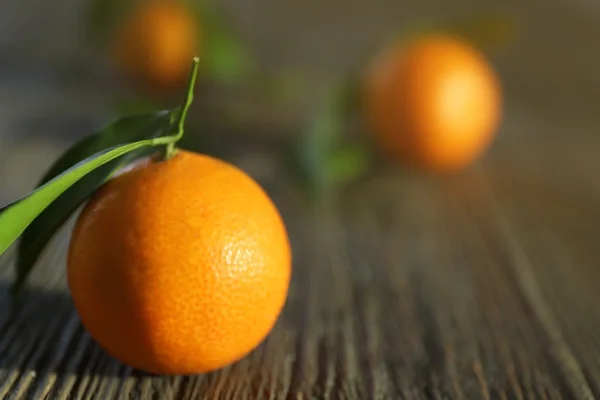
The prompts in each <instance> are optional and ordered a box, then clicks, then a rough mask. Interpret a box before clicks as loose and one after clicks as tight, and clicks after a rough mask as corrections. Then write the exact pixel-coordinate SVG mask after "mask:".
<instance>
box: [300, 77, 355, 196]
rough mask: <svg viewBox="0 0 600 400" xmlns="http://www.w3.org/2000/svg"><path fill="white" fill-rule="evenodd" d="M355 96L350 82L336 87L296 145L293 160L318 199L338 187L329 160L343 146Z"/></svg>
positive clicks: (328, 94)
mask: <svg viewBox="0 0 600 400" xmlns="http://www.w3.org/2000/svg"><path fill="white" fill-rule="evenodd" d="M353 93H354V91H353V86H352V85H348V81H342V82H341V83H339V82H338V83H336V84H335V85H333V86H332V87H331V88H330V89H329V91H328V92H327V95H326V98H325V99H324V104H323V106H321V107H319V108H318V109H317V112H316V114H315V116H314V118H313V119H312V121H311V123H310V125H309V127H308V130H307V131H306V132H303V133H302V134H301V135H300V136H299V139H298V142H297V143H296V148H295V153H296V154H295V156H294V157H293V160H294V161H295V162H296V163H297V164H298V166H297V167H296V168H295V170H296V171H298V172H299V177H300V179H301V180H302V181H303V183H304V184H305V185H306V186H308V188H309V189H310V190H311V192H313V194H314V195H316V196H321V194H323V193H325V192H327V191H329V190H330V189H331V188H332V185H334V184H335V182H334V180H333V178H332V177H333V176H334V175H335V174H334V173H333V172H332V170H331V168H332V167H333V164H332V162H331V160H330V159H331V157H332V155H333V154H334V153H335V152H336V151H337V150H338V149H339V148H340V146H341V144H342V143H343V130H344V127H345V124H346V122H347V118H348V117H349V115H348V114H349V111H351V110H352V107H351V106H352V105H353V102H352V101H351V97H352V94H353Z"/></svg>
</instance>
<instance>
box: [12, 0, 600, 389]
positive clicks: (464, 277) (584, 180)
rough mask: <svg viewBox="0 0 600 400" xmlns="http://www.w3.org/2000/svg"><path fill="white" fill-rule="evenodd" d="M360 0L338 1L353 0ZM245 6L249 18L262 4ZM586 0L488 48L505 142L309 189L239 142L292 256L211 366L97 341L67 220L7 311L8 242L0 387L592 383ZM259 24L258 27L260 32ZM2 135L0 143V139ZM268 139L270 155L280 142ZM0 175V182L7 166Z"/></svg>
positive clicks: (594, 218) (598, 357) (593, 55)
mask: <svg viewBox="0 0 600 400" xmlns="http://www.w3.org/2000/svg"><path fill="white" fill-rule="evenodd" d="M230 3H231V2H230ZM263 3H265V4H266V3H268V4H269V5H270V6H273V7H275V6H276V4H277V3H278V2H273V1H267V0H265V1H263ZM309 3H311V2H307V3H306V4H309ZM358 3H359V2H357V1H351V2H347V3H346V2H345V3H344V4H347V7H348V8H347V10H350V9H352V7H354V8H357V7H358V6H357V4H358ZM311 4H312V3H311ZM314 4H317V3H314ZM350 4H352V5H353V6H352V7H351V6H350ZM432 4H433V3H431V2H429V3H427V2H424V3H423V10H425V9H427V7H429V6H431V5H432ZM307 7H309V6H308V5H307ZM315 7H316V6H315ZM280 8H281V7H280ZM243 10H244V9H243V8H242V9H240V11H239V14H240V15H243V16H247V21H246V22H245V23H246V25H247V26H252V21H253V18H254V17H255V14H256V12H255V13H254V14H252V13H251V14H244V12H243ZM253 10H254V11H256V9H253ZM423 10H421V11H423ZM595 10H596V9H595V8H593V6H592V3H591V2H590V3H585V2H583V1H581V2H573V3H572V4H571V6H569V7H567V4H566V3H561V2H554V3H552V4H550V3H546V2H545V3H544V4H543V5H542V3H540V4H539V5H538V6H535V5H532V6H530V7H529V8H528V11H527V10H525V11H523V15H525V16H526V17H527V18H528V19H526V24H525V25H526V27H527V30H528V33H527V35H525V37H524V39H523V41H522V42H520V44H519V45H517V46H516V47H515V48H513V49H512V50H510V51H508V52H507V53H505V54H504V55H501V56H499V57H498V59H497V60H496V62H497V66H498V68H499V70H500V71H501V72H502V76H503V78H504V79H505V88H506V99H507V101H506V104H507V109H506V113H505V114H506V117H505V121H504V124H503V127H502V129H501V132H500V135H499V137H498V141H497V142H496V143H495V146H494V147H493V149H492V151H491V152H490V154H488V156H487V157H486V158H485V160H484V161H483V162H482V164H481V165H476V166H474V167H473V168H472V169H470V170H468V171H466V172H465V173H464V174H461V175H460V176H455V177H445V178H435V177H427V176H423V175H419V174H418V173H414V172H408V171H403V170H402V169H400V168H385V169H379V170H377V171H373V172H372V173H371V174H370V175H369V176H368V177H366V178H365V179H363V180H362V181H360V182H357V183H356V184H355V185H353V186H350V187H348V188H345V189H344V190H343V191H342V192H340V193H338V195H337V196H336V197H335V198H334V199H332V200H331V202H330V203H328V204H325V205H323V206H321V207H318V208H315V207H311V206H309V205H308V204H307V203H305V202H304V201H303V200H302V199H301V198H300V197H299V196H298V192H297V190H296V189H295V188H294V186H293V185H291V183H290V181H289V180H287V179H285V177H283V176H281V175H278V174H274V173H272V171H274V170H279V168H273V169H269V168H267V169H266V170H265V169H264V166H263V165H262V164H261V163H259V162H257V161H256V160H257V159H256V158H253V159H248V158H246V157H244V158H243V159H241V158H235V157H234V159H233V160H232V161H234V162H239V163H240V164H243V165H244V168H246V169H247V170H248V171H249V172H250V173H251V174H253V175H254V176H256V177H257V179H259V180H260V182H261V183H262V184H263V185H264V186H265V188H266V189H267V190H268V191H269V193H270V194H271V195H272V197H273V199H274V200H275V201H276V203H277V205H278V206H279V208H280V210H281V212H282V214H283V216H284V218H285V220H286V223H287V225H288V228H289V233H290V237H291V240H292V244H293V249H294V275H293V282H292V286H291V289H290V293H289V298H288V302H287V305H286V307H285V310H284V312H283V314H282V316H281V318H280V320H279V322H278V324H277V326H276V328H275V329H274V330H273V332H272V333H271V335H270V336H269V337H268V339H267V340H266V341H265V342H264V343H263V344H262V346H261V347H260V348H259V349H257V350H256V351H255V352H253V353H252V354H251V355H250V356H248V357H246V358H244V359H243V360H241V361H240V362H238V363H236V364H235V365H233V366H231V367H229V368H226V369H224V370H222V371H218V372H215V373H212V374H206V375H202V376H193V377H156V376H147V375H144V374H142V373H139V372H137V371H133V370H131V369H129V368H127V367H126V366H123V365H121V364H119V363H118V362H116V361H115V360H113V359H111V358H110V357H109V356H107V355H106V354H105V353H104V352H103V351H102V350H101V349H100V348H99V347H98V346H97V345H96V344H95V343H94V342H93V341H92V340H91V339H90V337H89V336H88V334H87V333H86V331H85V330H84V329H83V327H82V326H81V324H80V322H79V319H78V317H77V314H76V312H75V310H74V308H73V304H72V301H71V299H70V297H69V294H68V291H67V289H66V285H65V280H64V254H65V248H66V246H67V245H68V226H67V230H66V232H65V234H64V235H62V236H58V237H57V239H56V241H55V243H53V244H52V245H51V246H50V247H49V249H48V251H47V252H46V254H45V256H44V258H43V259H42V260H41V262H40V264H39V265H38V267H37V268H36V269H35V271H34V273H33V275H32V276H31V279H30V281H29V286H28V288H27V291H26V293H25V297H24V301H23V303H22V304H21V305H20V306H19V307H18V308H17V309H16V310H15V309H11V307H10V304H9V297H8V291H7V290H8V282H9V281H10V279H12V270H11V260H12V258H11V256H10V255H8V256H5V257H3V258H2V259H0V398H10V399H19V398H24V399H29V398H31V399H38V398H50V399H55V398H57V399H67V398H73V399H81V398H100V399H107V398H132V399H146V398H148V399H150V398H154V399H170V398H174V399H197V398H204V399H327V398H334V399H337V398H340V399H369V398H374V399H397V398H432V399H441V398H451V399H477V398H482V399H512V398H515V399H529V398H540V399H559V398H564V399H592V398H595V397H600V308H599V307H598V304H599V298H600V297H599V294H598V284H599V283H600V247H599V245H600V224H599V223H598V222H599V221H600V179H599V178H598V174H599V173H600V135H598V131H599V128H600V114H599V113H598V102H597V99H598V95H599V94H600V89H599V88H600V85H599V84H598V82H600V81H599V80H598V77H599V76H600V75H598V73H597V66H598V65H599V64H598V54H600V53H599V52H598V51H597V46H598V45H597V44H596V42H594V41H593V38H597V37H600V36H598V35H599V34H600V24H598V18H597V17H595V16H594V15H595V14H594V12H595ZM246 11H248V10H246ZM250 11H251V10H250ZM280 11H281V10H280ZM526 11H527V12H526ZM281 12H282V11H281ZM309 14H310V13H307V14H306V15H309ZM417 14H418V13H417ZM296 15H300V14H298V13H294V12H290V15H289V16H288V17H289V18H288V19H287V20H286V19H285V18H283V17H282V18H281V19H278V21H280V22H281V24H283V25H285V24H286V22H285V21H288V22H289V21H290V20H295V18H296ZM302 15H304V14H302ZM344 15H345V18H346V19H348V20H352V18H353V17H351V16H350V15H354V14H352V13H350V12H348V13H345V14H344ZM356 15H360V13H359V14H356ZM356 15H355V16H356ZM239 19H240V22H243V21H242V20H243V19H244V18H241V17H240V18H239ZM355 19H356V18H355ZM321 20H322V21H321V25H319V26H320V27H321V28H324V27H325V26H329V25H328V24H329V22H327V21H330V19H327V18H326V15H324V16H323V18H321ZM326 20H327V21H326ZM388 20H389V21H388ZM388 20H386V21H387V26H388V27H389V26H391V25H392V24H391V22H390V21H391V18H388ZM325 22H327V23H325ZM298 23H300V22H298ZM265 29H266V28H265ZM382 29H383V28H382ZM247 31H248V32H247V33H251V30H247ZM261 32H262V33H261ZM352 32H354V31H352ZM267 33H268V32H267V30H265V31H264V32H263V31H262V30H260V31H254V34H255V39H256V40H257V41H258V40H259V39H260V38H257V37H258V36H260V35H263V36H264V35H267ZM315 35H316V34H315ZM317 36H318V35H317ZM325 36H326V35H325V34H324V33H323V37H325ZM374 37H375V36H372V37H371V39H373V40H374ZM287 39H289V40H292V38H287ZM287 39H286V40H287ZM373 40H371V41H373ZM334 41H335V40H334ZM365 41H368V40H365ZM313 42H315V40H312V42H311V41H306V42H305V43H313ZM296 43H300V41H297V42H296ZM362 45H364V47H367V46H366V44H365V43H364V42H363V43H362ZM306 46H308V44H307V45H306ZM265 47H268V46H267V45H265ZM309 47H310V46H309ZM295 48H296V47H295V46H292V45H290V46H289V47H286V48H281V52H280V55H281V54H283V55H282V56H281V57H279V59H280V60H284V61H285V60H286V55H287V56H289V57H290V58H291V59H293V54H292V53H293V51H291V49H295ZM594 49H595V50H594ZM319 54H321V55H322V56H323V57H322V58H321V59H320V60H321V61H322V63H321V64H322V65H327V63H328V62H329V61H332V60H331V57H329V58H328V57H327V55H332V54H333V53H331V52H327V51H323V52H321V53H319ZM335 54H337V53H335ZM298 57H300V58H301V57H302V56H301V55H299V56H298ZM317 59H318V58H317ZM349 59H351V57H349ZM332 63H333V61H332ZM2 94H6V92H4V93H2ZM49 97H52V96H49ZM3 98H5V99H6V101H5V102H3V104H11V102H10V101H9V100H10V99H14V97H13V96H12V95H7V96H6V97H3ZM52 98H53V99H56V97H52ZM14 103H15V104H21V103H19V102H16V101H15V102H14ZM29 104H31V103H29ZM48 104H51V102H50V101H49V102H48ZM13 106H14V105H13ZM90 107H91V108H94V107H96V106H94V105H93V102H92V105H91V106H90ZM29 109H31V107H29ZM4 110H5V111H6V110H8V109H6V108H4ZM10 110H11V111H10V113H8V111H6V112H7V113H8V114H10V115H16V114H15V113H16V111H14V108H11V109H10ZM37 110H38V111H39V110H40V108H37ZM3 121H4V122H6V119H3ZM13 128H14V127H13ZM13 128H11V129H13ZM57 130H59V129H57ZM36 138H37V139H39V136H37V137H34V138H32V139H31V140H32V142H35V140H37V139H36ZM4 139H6V138H4ZM36 143H38V142H36ZM60 143H66V141H65V142H60ZM8 149H9V148H8V147H7V146H5V147H1V145H0V154H4V157H5V156H6V155H7V154H8V153H9V152H10V151H9V150H8ZM19 149H21V151H22V154H24V155H28V156H29V157H30V158H31V159H33V158H37V156H36V157H34V156H33V155H32V154H33V153H31V152H29V151H28V148H26V147H25V148H24V147H19ZM54 150H56V149H54ZM54 150H53V151H54ZM2 151H4V153H2ZM261 151H262V153H261V154H262V156H264V157H268V156H270V155H272V154H273V153H274V152H275V151H276V149H274V148H269V147H268V146H267V147H264V148H262V150H261ZM50 153H51V150H50V148H48V149H47V151H40V154H45V155H46V157H48V158H49V159H50V158H53V156H52V157H51V156H50ZM238 155H240V154H239V152H238ZM264 157H262V158H260V159H262V160H264ZM13 158H15V157H13ZM7 159H8V158H2V159H1V160H7ZM1 160H0V161H1ZM11 165H12V166H13V167H14V164H11ZM11 165H3V164H1V163H0V168H2V169H3V171H4V172H6V171H8V169H9V168H11ZM4 178H5V179H4V181H2V180H1V179H0V181H2V182H3V183H2V184H1V185H0V188H6V187H8V186H7V182H8V180H7V179H11V178H10V176H8V175H7V174H4ZM17 181H19V179H16V178H14V177H13V178H12V181H11V182H17ZM27 182H28V183H33V182H32V178H31V177H30V180H29V181H27ZM21 189H22V187H21ZM19 190H20V189H19ZM0 194H2V193H0ZM5 196H6V195H5ZM10 197H12V195H11V196H10ZM4 200H8V198H6V199H4Z"/></svg>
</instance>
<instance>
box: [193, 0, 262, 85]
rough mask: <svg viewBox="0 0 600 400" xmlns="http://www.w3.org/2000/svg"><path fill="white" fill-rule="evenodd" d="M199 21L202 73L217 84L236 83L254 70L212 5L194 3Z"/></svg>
mask: <svg viewBox="0 0 600 400" xmlns="http://www.w3.org/2000/svg"><path fill="white" fill-rule="evenodd" d="M193 5H194V7H195V9H196V14H197V17H198V19H199V20H200V21H201V22H202V27H203V29H202V37H201V38H200V39H201V41H202V46H203V47H202V57H201V58H202V65H203V69H204V71H203V72H204V73H205V74H206V75H208V76H209V77H210V78H212V79H215V80H216V81H219V82H224V83H234V82H238V81H240V80H242V79H244V78H245V77H247V76H248V74H250V73H251V72H252V71H253V69H254V60H253V59H252V57H251V56H250V53H249V52H248V51H247V50H246V49H245V48H244V46H243V44H242V42H241V41H240V40H239V39H238V38H237V37H235V35H234V34H233V32H232V30H231V29H230V27H229V26H228V24H226V22H225V19H224V18H223V17H222V15H221V12H220V11H219V10H218V7H217V5H216V4H214V3H210V2H207V1H202V0H198V1H194V2H193Z"/></svg>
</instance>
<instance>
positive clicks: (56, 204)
mask: <svg viewBox="0 0 600 400" xmlns="http://www.w3.org/2000/svg"><path fill="white" fill-rule="evenodd" d="M171 115H172V114H171V113H170V112H168V111H162V112H158V113H147V114H139V115H131V116H126V117H124V118H121V119H117V120H115V121H113V122H111V123H109V124H107V125H106V126H104V127H103V128H102V129H100V130H99V132H97V133H95V134H93V135H91V136H87V137H85V138H84V139H82V140H81V141H79V142H77V143H76V144H74V145H73V146H72V147H71V148H69V149H68V150H67V151H66V152H65V153H64V154H63V156H62V157H60V158H59V159H58V160H57V161H56V162H55V163H54V164H53V165H52V167H51V168H50V169H49V170H48V172H47V173H46V174H45V175H44V177H43V178H42V180H41V181H40V183H39V184H38V185H37V187H40V186H42V185H43V184H45V183H46V182H48V181H49V180H51V179H53V178H55V177H56V176H57V175H58V174H60V173H62V172H64V171H66V170H67V169H69V168H71V167H72V166H74V165H75V164H77V163H78V162H79V161H80V160H83V159H86V158H88V157H91V156H92V155H94V154H95V153H97V152H99V151H103V150H105V149H108V148H111V147H114V146H118V145H122V144H126V143H131V142H136V141H139V140H144V139H153V138H157V137H161V136H166V135H168V134H169V133H170V129H171V125H172V124H171ZM153 151H154V150H153V149H152V148H142V149H138V150H134V151H131V152H129V153H127V154H125V155H123V156H121V157H119V158H117V159H115V160H113V161H110V162H108V163H106V164H105V165H103V166H101V167H98V168H97V169H95V170H93V171H92V172H90V173H89V174H88V175H86V176H84V177H83V178H81V179H80V180H79V181H77V182H76V183H75V184H73V186H71V187H70V188H69V189H68V190H66V191H65V192H64V193H62V194H61V195H60V196H59V197H58V198H57V199H56V200H55V201H53V202H52V203H50V204H49V205H48V207H47V208H45V209H44V210H43V211H42V212H41V213H40V214H39V215H38V216H37V217H36V218H35V219H34V220H33V221H32V223H31V224H30V225H29V226H28V227H27V228H26V229H25V231H24V232H23V236H22V238H21V240H20V242H19V247H18V250H17V262H16V268H17V283H16V287H17V288H18V287H20V286H21V284H22V280H23V279H24V278H25V276H26V275H27V273H28V272H29V270H31V268H32V267H33V265H34V264H35V262H36V261H37V259H38V258H39V256H40V255H41V253H42V252H43V250H44V248H45V247H46V245H47V244H48V242H49V241H50V240H51V239H52V237H53V236H54V234H55V233H56V232H57V231H58V230H59V229H60V228H61V227H62V226H63V225H64V223H65V222H66V221H67V220H68V219H69V217H70V216H71V215H72V214H73V213H74V212H75V210H77V208H78V207H79V206H81V204H83V203H84V202H85V200H86V199H87V198H89V197H90V195H92V194H93V193H94V192H95V191H96V190H97V189H98V188H99V187H100V186H102V185H103V184H104V183H105V182H106V180H107V179H109V178H110V176H111V175H112V174H113V173H114V172H115V171H116V170H118V169H119V168H120V167H122V166H124V165H127V164H129V163H131V162H133V161H134V160H136V159H138V158H141V157H144V156H148V155H150V154H151V153H152V152H153Z"/></svg>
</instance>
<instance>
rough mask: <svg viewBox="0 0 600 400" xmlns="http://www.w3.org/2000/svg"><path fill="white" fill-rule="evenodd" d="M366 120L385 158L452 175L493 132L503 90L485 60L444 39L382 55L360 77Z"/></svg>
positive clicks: (415, 41) (430, 37)
mask: <svg viewBox="0 0 600 400" xmlns="http://www.w3.org/2000/svg"><path fill="white" fill-rule="evenodd" d="M365 83H366V85H365V89H366V90H365V97H364V100H365V103H364V105H365V108H364V111H365V116H366V120H367V123H368V125H369V126H370V128H371V129H372V131H373V132H374V137H375V140H376V143H378V144H379V145H380V146H381V148H382V150H383V151H384V153H387V154H388V155H389V156H391V157H392V158H393V159H396V160H401V161H403V162H407V163H410V164H413V165H417V166H419V167H423V168H425V169H427V170H431V171H436V172H452V171H457V170H460V169H463V168H465V167H467V166H469V165H470V164H472V163H474V162H475V161H476V160H477V159H478V158H480V157H481V156H482V155H483V154H484V152H485V151H486V150H487V148H488V147H489V146H490V144H491V143H492V141H493V139H494V136H495V135H496V131H497V129H498V128H499V124H500V121H501V112H502V92H501V85H500V81H499V78H498V76H497V75H496V73H495V71H494V70H493V68H492V66H491V65H490V63H489V62H488V61H487V59H486V58H485V56H484V55H483V54H482V53H481V52H480V51H479V50H478V49H476V48H475V47H474V46H472V45H471V44H469V43H468V42H466V41H464V40H462V39H460V38H458V37H454V36H452V35H449V34H443V33H438V34H426V35H422V36H419V37H415V38H412V39H411V40H406V41H402V42H398V43H395V44H394V45H393V46H391V47H388V48H386V49H384V51H382V52H381V53H380V54H379V56H378V57H377V58H376V59H375V61H374V63H373V64H372V66H371V68H370V69H369V70H368V72H367V74H366V79H365Z"/></svg>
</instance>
